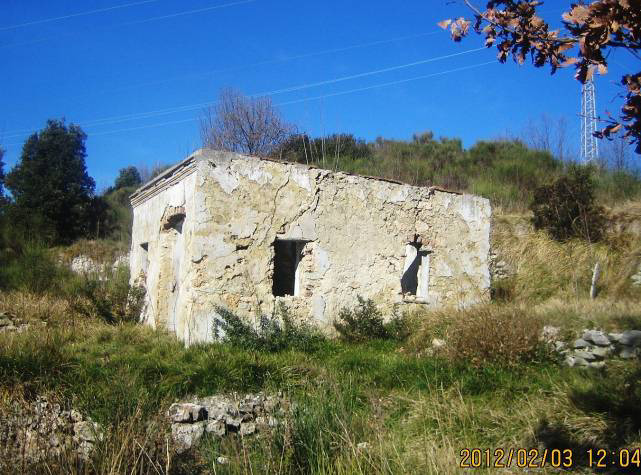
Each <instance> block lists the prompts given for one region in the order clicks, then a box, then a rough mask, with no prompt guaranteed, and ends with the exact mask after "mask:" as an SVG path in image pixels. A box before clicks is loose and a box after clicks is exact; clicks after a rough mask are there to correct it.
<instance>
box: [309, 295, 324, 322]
mask: <svg viewBox="0 0 641 475" xmlns="http://www.w3.org/2000/svg"><path fill="white" fill-rule="evenodd" d="M325 306H326V305H325V299H324V298H323V296H322V295H314V297H313V298H312V315H313V316H314V318H315V319H316V320H317V321H320V322H323V321H325Z"/></svg>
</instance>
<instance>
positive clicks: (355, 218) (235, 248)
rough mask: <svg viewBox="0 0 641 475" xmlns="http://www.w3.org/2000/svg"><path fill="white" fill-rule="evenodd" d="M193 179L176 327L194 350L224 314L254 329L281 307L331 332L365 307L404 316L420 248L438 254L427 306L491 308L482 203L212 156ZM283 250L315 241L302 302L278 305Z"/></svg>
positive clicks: (307, 253)
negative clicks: (279, 244) (279, 242)
mask: <svg viewBox="0 0 641 475" xmlns="http://www.w3.org/2000/svg"><path fill="white" fill-rule="evenodd" d="M196 167H197V173H196V177H197V178H196V183H195V193H194V195H193V198H194V203H193V208H194V211H195V216H194V222H193V224H192V230H193V236H191V240H190V245H191V262H190V267H191V271H192V272H190V273H189V275H190V278H191V282H190V289H191V290H192V297H193V298H192V301H191V302H190V306H189V309H190V310H189V312H185V313H183V314H181V315H185V316H186V319H184V320H183V321H182V322H179V326H178V327H177V331H178V334H179V335H183V337H184V338H185V339H186V340H187V341H188V342H190V341H197V340H203V339H205V340H207V339H210V338H211V326H212V324H213V321H214V318H215V312H214V307H215V306H216V305H223V306H225V307H227V308H229V309H231V310H232V311H235V312H237V313H239V314H240V315H242V316H245V317H248V318H255V317H256V316H257V315H260V314H271V313H272V312H273V311H274V309H275V306H276V304H277V302H278V301H283V302H284V303H285V304H286V305H287V306H288V307H289V308H290V309H291V310H292V311H293V312H294V313H295V314H297V315H299V316H300V317H302V318H306V319H309V320H310V321H314V322H316V323H318V324H320V325H321V326H327V327H329V326H330V325H331V321H332V319H333V318H335V317H336V316H337V315H338V311H339V310H340V308H342V307H344V306H352V305H354V304H355V303H356V300H357V296H358V295H360V296H362V297H365V298H372V299H374V300H375V301H376V302H377V303H379V304H380V305H382V306H383V307H386V308H387V309H388V310H389V309H391V307H393V306H395V305H397V304H407V303H408V301H407V299H404V297H403V295H402V294H401V284H400V280H401V276H402V273H403V269H404V263H405V252H406V245H407V244H408V243H409V242H411V241H413V240H415V238H417V237H418V239H419V240H422V242H423V248H427V249H428V250H429V251H430V270H429V276H430V277H429V290H428V296H427V298H426V299H425V301H424V303H423V305H427V306H430V307H440V306H445V305H456V306H467V305H470V304H474V303H477V302H480V301H483V300H485V299H487V298H488V292H489V285H490V276H489V265H488V263H489V254H490V246H489V232H490V214H491V209H490V205H489V202H488V200H486V199H484V198H480V197H475V196H470V195H459V194H454V193H449V192H443V191H438V190H435V189H427V188H420V187H412V186H408V185H401V184H396V183H390V182H386V181H381V180H375V179H370V178H365V177H357V176H351V175H346V174H343V173H331V172H328V171H326V170H319V169H314V168H310V167H307V166H304V165H297V164H283V163H278V162H272V161H267V160H258V159H252V158H248V157H242V156H239V155H235V154H229V153H222V152H213V151H204V152H201V153H200V155H199V156H198V160H197V161H196ZM187 215H188V219H190V218H189V216H190V214H189V213H187ZM152 219H153V218H152ZM276 238H279V239H300V240H305V241H309V242H308V244H307V245H306V246H305V249H304V252H303V254H304V257H303V259H302V261H301V263H300V267H299V268H300V270H301V272H300V276H301V277H300V279H301V280H300V287H301V289H302V290H301V295H299V296H297V297H292V296H288V297H274V296H273V295H272V276H273V271H274V262H273V261H274V248H273V243H274V240H275V239H276ZM410 302H411V301H410ZM186 307H187V306H186ZM181 325H183V326H184V328H181Z"/></svg>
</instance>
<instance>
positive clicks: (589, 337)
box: [583, 330, 610, 346]
mask: <svg viewBox="0 0 641 475" xmlns="http://www.w3.org/2000/svg"><path fill="white" fill-rule="evenodd" d="M583 340H585V341H588V342H592V343H594V344H595V345H597V346H609V345H610V340H609V339H608V337H607V336H605V334H604V333H603V332H602V331H598V330H586V331H585V332H584V333H583Z"/></svg>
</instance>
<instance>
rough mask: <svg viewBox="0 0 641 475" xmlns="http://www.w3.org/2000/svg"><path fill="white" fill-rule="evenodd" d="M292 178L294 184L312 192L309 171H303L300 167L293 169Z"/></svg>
mask: <svg viewBox="0 0 641 475" xmlns="http://www.w3.org/2000/svg"><path fill="white" fill-rule="evenodd" d="M291 177H292V179H293V180H294V183H296V184H297V185H298V186H300V187H301V188H303V189H305V190H307V191H310V192H311V191H312V184H311V182H310V181H309V172H308V170H305V169H301V168H299V167H293V168H292V171H291Z"/></svg>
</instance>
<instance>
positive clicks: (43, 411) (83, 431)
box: [0, 397, 103, 465]
mask: <svg viewBox="0 0 641 475" xmlns="http://www.w3.org/2000/svg"><path fill="white" fill-rule="evenodd" d="M10 406H11V407H9V408H6V409H8V410H6V411H4V412H3V414H2V415H1V416H0V417H1V420H0V459H1V460H2V461H5V462H6V461H8V460H12V461H13V463H16V464H26V465H30V464H34V463H38V462H42V461H45V460H54V459H56V458H57V457H60V456H61V455H64V454H67V455H69V454H71V455H72V456H75V457H78V458H79V459H81V460H87V459H88V458H89V456H90V455H91V453H92V451H93V449H94V447H95V444H96V442H97V441H99V440H102V437H103V436H102V432H101V429H100V426H99V425H98V424H97V423H95V422H93V421H92V420H91V419H90V418H89V417H83V415H82V414H81V413H80V412H78V411H76V410H74V409H71V410H64V409H63V408H62V407H61V406H60V404H58V403H53V402H50V401H49V400H48V399H47V398H45V397H38V398H37V399H36V400H35V401H34V402H32V403H30V404H27V405H25V404H24V402H18V401H14V402H13V403H12V404H10Z"/></svg>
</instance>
